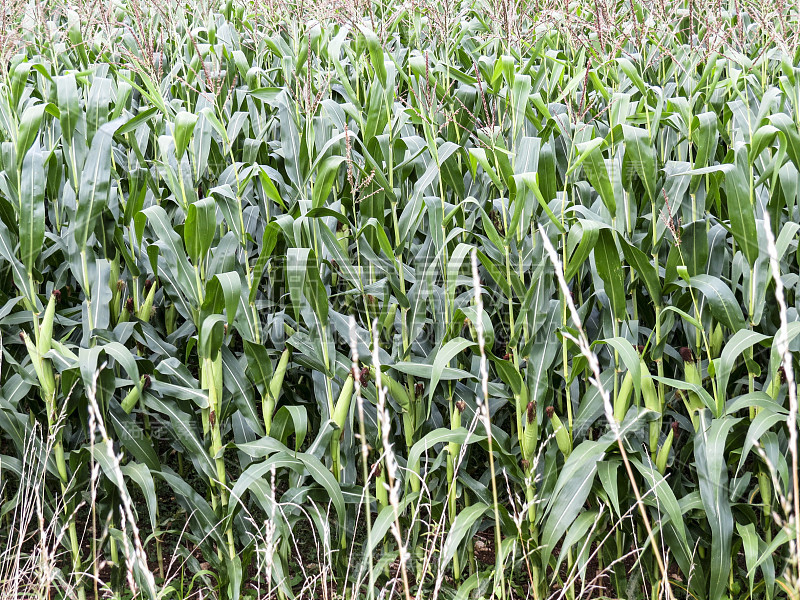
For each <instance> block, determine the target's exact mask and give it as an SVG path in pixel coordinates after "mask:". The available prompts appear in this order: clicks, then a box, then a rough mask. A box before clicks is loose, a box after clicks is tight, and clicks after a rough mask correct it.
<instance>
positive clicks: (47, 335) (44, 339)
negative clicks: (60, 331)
mask: <svg viewBox="0 0 800 600" xmlns="http://www.w3.org/2000/svg"><path fill="white" fill-rule="evenodd" d="M55 316H56V295H55V294H51V295H50V300H48V301H47V308H46V309H45V311H44V316H43V317H42V322H41V323H40V324H39V347H38V350H39V354H41V355H42V356H44V355H45V354H47V353H48V352H50V348H51V347H52V345H51V341H52V339H53V321H54V320H55Z"/></svg>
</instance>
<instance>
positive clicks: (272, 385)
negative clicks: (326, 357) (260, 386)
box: [261, 346, 291, 435]
mask: <svg viewBox="0 0 800 600" xmlns="http://www.w3.org/2000/svg"><path fill="white" fill-rule="evenodd" d="M290 355H291V350H290V349H289V347H288V346H287V347H286V349H285V350H284V351H283V353H282V354H281V358H280V360H279V361H278V366H277V367H276V368H275V372H274V373H273V374H272V379H271V380H270V382H269V390H268V391H267V395H266V396H264V397H263V398H262V399H261V411H262V413H263V416H264V429H265V430H266V432H267V435H269V432H270V429H272V413H273V412H275V402H277V401H278V396H280V393H281V388H282V387H283V378H284V376H285V375H286V369H287V368H288V366H289V357H290Z"/></svg>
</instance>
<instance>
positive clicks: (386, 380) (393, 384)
mask: <svg viewBox="0 0 800 600" xmlns="http://www.w3.org/2000/svg"><path fill="white" fill-rule="evenodd" d="M369 371H370V374H371V375H372V377H373V378H374V379H377V375H376V373H375V367H374V366H371V367H370V368H369ZM381 384H382V385H385V386H386V387H387V388H388V390H389V395H390V396H391V397H392V398H394V400H395V402H397V403H398V404H399V405H400V408H402V409H403V412H408V411H409V410H410V408H411V398H410V396H409V395H408V390H407V389H406V387H405V386H404V385H403V384H401V383H400V382H399V381H397V380H396V379H394V378H393V377H391V376H390V375H387V374H386V373H384V372H381Z"/></svg>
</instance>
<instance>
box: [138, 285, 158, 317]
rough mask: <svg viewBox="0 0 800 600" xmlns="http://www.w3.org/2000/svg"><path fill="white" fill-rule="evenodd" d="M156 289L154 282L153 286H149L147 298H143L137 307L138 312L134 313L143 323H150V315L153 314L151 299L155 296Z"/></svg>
mask: <svg viewBox="0 0 800 600" xmlns="http://www.w3.org/2000/svg"><path fill="white" fill-rule="evenodd" d="M157 287H158V283H157V282H155V281H154V282H153V284H152V285H151V286H150V291H149V292H147V296H146V297H145V299H144V302H143V303H142V305H141V306H140V307H139V310H138V312H137V313H136V316H137V317H139V318H140V319H141V320H142V321H144V322H145V323H149V322H150V315H151V314H152V313H153V299H154V298H155V296H156V288H157Z"/></svg>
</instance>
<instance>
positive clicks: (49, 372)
mask: <svg viewBox="0 0 800 600" xmlns="http://www.w3.org/2000/svg"><path fill="white" fill-rule="evenodd" d="M20 336H21V337H22V340H23V341H24V342H25V347H26V348H27V350H28V355H29V356H30V358H31V363H32V364H33V369H34V371H36V377H37V378H38V379H39V385H40V386H41V393H42V398H43V399H44V400H45V403H46V404H47V409H48V416H52V415H51V414H50V412H51V411H52V410H53V408H54V406H53V405H52V402H53V399H54V398H55V395H56V379H55V375H54V374H53V365H51V364H50V361H49V360H48V359H45V358H43V357H42V355H41V353H40V352H39V350H38V349H37V348H36V346H35V345H34V344H33V341H32V340H31V338H30V337H29V336H28V334H26V333H24V332H23V333H21V334H20Z"/></svg>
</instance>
